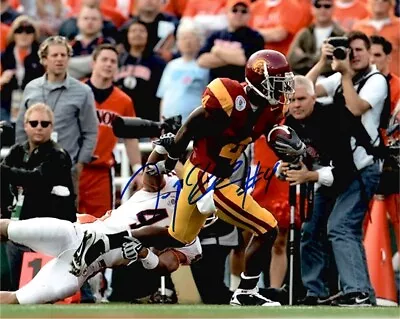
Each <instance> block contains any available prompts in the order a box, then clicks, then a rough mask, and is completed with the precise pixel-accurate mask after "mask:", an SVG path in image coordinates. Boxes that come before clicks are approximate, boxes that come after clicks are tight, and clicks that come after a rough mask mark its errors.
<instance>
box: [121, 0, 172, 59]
mask: <svg viewBox="0 0 400 319" xmlns="http://www.w3.org/2000/svg"><path fill="white" fill-rule="evenodd" d="M162 5H163V1H162V0H137V3H136V7H135V9H136V12H137V14H136V15H135V16H133V17H132V19H131V20H129V21H127V22H126V23H125V24H124V25H123V26H122V27H121V28H120V33H121V39H122V41H123V39H124V38H125V37H126V33H127V31H128V27H129V26H130V25H131V24H132V21H134V20H139V21H140V22H141V23H142V24H143V25H145V26H146V28H147V33H148V40H147V45H146V51H147V52H148V53H150V52H155V53H157V54H158V55H159V56H160V57H161V58H162V59H163V60H164V61H169V60H171V59H172V57H173V49H174V45H175V31H176V28H177V26H178V20H177V19H176V18H175V17H173V16H170V15H168V14H166V13H163V12H161V9H162Z"/></svg>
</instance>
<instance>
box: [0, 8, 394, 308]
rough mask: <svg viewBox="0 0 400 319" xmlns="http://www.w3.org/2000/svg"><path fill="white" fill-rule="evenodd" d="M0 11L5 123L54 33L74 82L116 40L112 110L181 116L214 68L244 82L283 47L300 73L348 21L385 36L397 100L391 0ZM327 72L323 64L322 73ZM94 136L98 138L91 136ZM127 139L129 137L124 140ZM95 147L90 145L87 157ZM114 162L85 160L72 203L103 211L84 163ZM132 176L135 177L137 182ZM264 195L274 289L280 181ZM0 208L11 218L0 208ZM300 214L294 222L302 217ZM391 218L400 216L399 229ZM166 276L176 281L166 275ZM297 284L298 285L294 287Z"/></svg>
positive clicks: (230, 250)
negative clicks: (258, 57) (268, 53)
mask: <svg viewBox="0 0 400 319" xmlns="http://www.w3.org/2000/svg"><path fill="white" fill-rule="evenodd" d="M0 11H1V29H0V32H1V33H0V35H1V37H0V51H1V76H0V87H1V113H0V116H1V120H2V121H7V122H9V123H13V124H15V122H16V121H17V117H18V113H19V112H21V110H20V108H21V107H24V106H23V105H21V101H22V100H23V91H24V89H25V86H26V85H27V84H28V83H29V82H30V81H31V80H34V79H35V78H39V77H41V76H43V74H44V73H45V69H44V68H43V66H42V65H41V64H40V57H39V55H38V49H39V45H40V43H42V42H43V41H44V40H45V39H47V38H48V37H51V36H56V35H61V36H63V37H65V38H66V39H67V42H68V43H69V44H70V45H71V47H72V50H73V51H72V56H71V57H70V60H69V65H68V74H69V75H70V76H72V77H74V78H76V79H78V80H80V81H87V79H88V78H90V76H91V71H92V69H91V66H92V64H91V61H92V53H93V51H94V50H95V48H96V47H97V46H98V45H100V44H107V43H109V44H113V45H116V47H117V48H118V52H119V53H120V55H119V61H118V71H117V72H116V74H115V76H114V83H115V85H116V86H117V87H118V88H120V89H121V90H122V91H123V92H124V93H126V94H127V95H128V96H129V97H130V99H131V101H129V102H127V103H128V104H127V105H130V106H132V109H130V110H124V111H123V112H125V113H118V112H119V111H118V112H117V114H119V115H130V116H132V115H133V114H136V116H138V117H141V118H144V119H149V120H155V121H158V120H163V119H165V118H169V117H172V116H176V115H181V116H182V118H183V120H185V119H186V118H187V116H188V115H189V114H190V112H191V111H192V110H193V109H194V108H196V107H197V106H198V105H200V104H201V98H202V92H203V90H204V89H205V87H206V85H207V84H208V83H209V82H210V81H211V80H212V79H214V78H216V77H228V78H231V79H235V80H238V81H240V82H242V81H244V65H245V61H246V59H247V58H248V57H249V56H250V55H251V54H252V53H254V52H255V51H257V50H260V49H262V48H267V49H274V50H278V51H280V52H282V53H283V54H285V55H286V56H287V57H288V60H289V62H290V64H291V67H292V69H293V71H294V73H296V74H302V75H305V74H306V73H307V72H308V71H309V70H310V69H311V67H312V66H313V65H314V64H315V63H316V62H317V61H318V59H319V56H320V48H321V45H322V43H323V41H324V40H325V39H327V38H328V37H330V36H340V35H344V34H345V33H346V32H349V31H351V30H360V31H362V32H365V33H366V34H367V35H368V36H372V35H380V36H383V37H385V38H386V40H388V41H389V42H390V43H391V45H392V51H391V52H386V51H385V50H383V51H384V52H382V54H383V55H387V56H390V57H388V59H387V61H388V62H387V63H389V64H388V65H389V66H388V70H387V74H385V75H388V74H390V76H391V77H392V78H394V79H395V82H394V83H395V84H394V85H393V87H392V85H391V95H392V96H391V101H392V111H393V110H394V108H395V106H396V104H397V103H398V100H399V94H400V87H399V83H400V81H399V79H398V76H399V75H400V64H399V61H400V33H399V30H400V20H399V18H398V16H399V1H394V0H335V1H333V0H312V1H311V0H256V1H249V0H242V1H240V0H238V1H231V0H36V1H35V0H1V2H0ZM381 71H382V70H381ZM382 72H383V71H382ZM332 73H333V71H332V69H331V68H330V66H329V65H327V66H326V68H325V69H324V72H323V74H322V77H326V76H329V75H331V74H332ZM396 79H397V80H396ZM396 81H397V82H396ZM91 88H92V90H93V92H94V97H95V101H96V105H95V103H93V108H95V107H96V106H97V113H96V115H97V118H98V119H99V122H100V124H99V126H101V125H108V124H109V118H110V117H112V116H113V114H115V113H113V111H110V110H109V109H107V108H103V109H100V108H99V107H98V105H99V104H101V103H102V102H104V101H102V102H100V101H101V96H100V95H101V93H99V92H96V91H95V90H96V89H95V88H93V87H91ZM123 99H124V97H121V100H118V97H116V100H115V102H114V103H115V104H118V103H119V101H122V100H123ZM44 102H45V101H44ZM56 103H57V101H56ZM124 103H125V102H124ZM129 103H130V104H129ZM50 106H51V105H50ZM53 107H54V105H53ZM60 107H62V106H60ZM55 121H56V122H57V117H56V119H55ZM59 134H60V133H59ZM99 138H100V137H99ZM142 141H147V140H146V139H143V140H142ZM101 142H102V141H101V140H100V139H98V140H97V145H99V144H101ZM13 143H14V140H13V137H11V138H10V139H9V140H8V141H7V139H6V138H5V139H3V140H2V146H10V145H12V144H13ZM264 144H265V141H263V140H259V141H258V142H257V143H256V144H255V146H254V149H252V150H251V152H250V153H252V154H255V159H258V160H259V159H262V158H264V159H265V158H267V159H268V161H267V164H266V165H267V166H268V165H270V166H271V168H272V166H273V165H274V163H275V162H276V161H277V158H276V157H275V155H274V154H273V153H272V152H271V151H270V150H268V149H264V148H265V145H264ZM61 146H63V145H61ZM131 146H132V145H131ZM126 147H127V148H129V147H130V146H129V144H126ZM133 147H135V146H133ZM96 150H98V148H96ZM134 152H136V154H130V156H129V160H130V163H131V165H132V172H134V171H136V170H137V169H138V165H141V163H140V161H139V162H138V160H137V158H138V157H140V156H141V157H142V163H143V161H144V159H145V157H146V155H147V154H145V153H143V154H140V153H138V152H139V150H138V149H134ZM260 154H261V155H260ZM98 155H99V154H96V153H94V157H95V158H96V156H98ZM128 155H129V154H128ZM257 156H258V157H257ZM73 162H74V161H73ZM117 162H118V159H117V160H116V161H114V159H111V158H110V159H108V162H106V163H104V162H103V163H101V162H100V163H99V162H96V160H95V161H92V162H91V163H90V164H88V163H86V165H85V168H86V171H84V173H83V175H82V176H81V179H80V181H78V183H79V184H80V185H79V203H78V211H79V212H80V213H86V214H91V215H94V216H96V217H100V216H101V215H102V214H103V213H104V212H105V211H107V210H109V209H112V207H114V206H115V205H118V203H115V202H113V201H112V200H111V199H112V197H113V196H110V198H106V201H107V202H106V203H101V202H102V200H100V197H101V195H96V194H95V195H93V193H92V192H91V188H93V186H91V185H89V183H90V182H91V176H93V175H91V174H96V169H97V167H98V166H103V167H105V168H106V170H107V171H113V170H114V168H116V169H117V170H118V164H117ZM74 164H75V165H76V164H77V163H76V162H75V163H74ZM90 165H91V166H90ZM96 165H97V166H96ZM89 166H90V167H89ZM93 171H94V172H93ZM102 185H105V186H104V188H102V187H103V186H100V188H99V189H98V193H97V194H99V193H100V194H102V193H103V194H106V193H107V194H108V193H110V192H112V195H114V197H115V195H116V194H115V192H114V190H113V188H111V189H110V186H109V185H108V184H107V183H105V184H102ZM134 186H135V187H140V182H138V183H135V185H134ZM265 196H266V197H268V198H272V199H273V200H271V202H269V203H268V204H266V205H270V207H271V208H270V210H271V211H272V212H273V213H274V215H275V216H276V217H277V219H278V221H279V226H280V229H281V234H280V237H279V238H278V240H277V242H276V244H275V246H274V249H273V251H272V252H271V256H270V257H269V258H270V259H271V262H270V268H269V269H266V270H265V274H266V275H265V276H264V281H265V282H264V283H263V285H264V286H266V287H273V288H280V287H281V286H282V285H283V283H284V282H285V276H286V273H287V257H286V248H287V234H288V233H287V230H288V227H289V207H288V202H287V184H285V183H283V182H278V183H275V184H273V186H272V187H271V188H270V189H269V190H268V193H267V194H266V195H265ZM117 197H118V196H117ZM103 201H104V200H103ZM94 202H96V203H94ZM99 202H100V204H99ZM96 204H98V205H96ZM2 217H7V214H5V213H4V212H3V211H2ZM397 218H398V217H397ZM397 222H398V219H397ZM296 224H297V226H298V227H300V221H298V222H297V223H296ZM396 227H398V224H397V226H395V227H394V228H395V230H396ZM228 228H229V227H228ZM221 229H222V230H221ZM221 229H219V230H217V233H216V234H213V235H212V236H214V237H219V236H220V235H221V237H223V236H225V235H226V234H228V233H229V232H230V231H232V229H228V231H227V230H226V229H224V226H222V227H221ZM218 231H221V233H218ZM208 235H209V234H208ZM208 235H205V236H206V237H207V236H208ZM212 236H211V237H212ZM244 237H246V236H244ZM226 242H228V243H227V244H226V245H225V244H224V241H223V240H222V241H221V242H220V245H221V246H224V247H225V248H224V250H223V252H220V253H221V254H222V255H223V256H227V255H228V254H231V256H230V260H231V262H230V273H231V276H230V279H231V280H228V281H230V285H231V288H232V289H234V286H235V282H237V281H238V279H237V278H238V277H237V276H238V275H239V274H240V271H241V269H242V265H241V262H242V258H243V246H244V244H243V243H242V240H238V241H234V242H233V244H232V242H230V240H227V241H226ZM204 244H207V241H205V242H204ZM2 245H3V244H2ZM3 248H4V247H3V246H2V280H1V285H2V287H1V290H7V289H8V288H10V289H13V290H14V289H15V288H16V286H15V285H18V284H17V283H16V282H13V280H9V278H8V273H7V272H6V271H4V269H6V268H7V267H4V266H3V265H5V264H6V263H4V261H6V260H7V257H6V254H5V251H4V249H3ZM121 271H122V270H121ZM123 271H124V273H123V274H121V273H120V275H118V272H116V274H114V275H113V277H114V278H113V283H114V284H115V286H114V287H113V289H114V294H115V295H114V297H113V298H110V300H113V301H129V300H130V299H132V295H129V296H126V295H124V293H122V288H121V286H123V283H124V282H126V276H127V274H126V272H128V271H129V270H123ZM133 271H138V270H130V272H131V273H132V272H133ZM296 271H297V272H298V270H296ZM227 272H228V273H229V271H227ZM132 276H133V275H132ZM298 277H299V275H298ZM170 285H171V286H170V288H171V291H173V285H172V284H170ZM296 285H298V286H301V281H300V280H297V281H296ZM298 290H299V291H300V292H299V293H298V294H299V296H300V295H301V288H299V289H298ZM119 292H120V293H119ZM102 293H103V294H104V289H102ZM149 293H150V292H149ZM96 294H97V292H95V295H96ZM89 295H90V294H89ZM137 295H138V296H139V295H140V293H138V294H137ZM97 297H98V295H97ZM107 297H109V296H108V295H107V293H106V297H100V298H99V297H98V300H100V299H101V300H104V298H107ZM135 297H136V295H135ZM153 299H154V298H153ZM155 299H157V298H156V297H155ZM203 299H204V297H203ZM89 300H90V298H89ZM171 300H173V298H172V299H171ZM203 301H204V300H203ZM211 302H212V301H211ZM216 302H221V303H222V302H223V301H216Z"/></svg>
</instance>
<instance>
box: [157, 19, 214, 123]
mask: <svg viewBox="0 0 400 319" xmlns="http://www.w3.org/2000/svg"><path fill="white" fill-rule="evenodd" d="M176 36H177V45H178V50H179V53H180V54H181V57H180V58H178V59H175V60H172V61H170V62H169V63H168V64H167V67H166V68H165V70H164V73H163V75H162V77H161V82H160V85H159V87H158V90H157V97H159V98H160V99H161V117H162V118H164V119H165V118H169V117H173V116H177V115H181V116H182V122H185V120H186V118H187V117H188V116H189V114H190V113H191V112H192V111H193V110H194V109H195V108H196V107H198V106H199V105H200V104H201V97H202V94H203V92H204V90H205V88H206V86H207V84H208V79H209V71H208V69H204V68H201V67H200V66H199V65H198V64H197V61H196V58H197V54H198V53H199V50H200V45H201V42H202V34H201V33H200V30H199V28H197V27H196V26H195V25H194V23H191V22H183V23H181V24H180V25H179V27H178V31H177V34H176Z"/></svg>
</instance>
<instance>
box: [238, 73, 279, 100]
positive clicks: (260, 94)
mask: <svg viewBox="0 0 400 319" xmlns="http://www.w3.org/2000/svg"><path fill="white" fill-rule="evenodd" d="M245 80H246V83H247V85H248V86H249V87H250V88H251V89H252V90H254V91H255V92H256V93H257V94H258V95H259V96H261V97H262V98H264V99H266V100H267V101H268V103H269V104H271V105H277V104H280V102H279V101H277V100H276V99H275V98H273V97H272V96H271V92H270V91H268V96H266V95H265V94H263V93H262V92H261V91H260V90H259V89H257V88H256V87H255V86H254V85H253V84H251V83H250V81H249V80H248V79H247V78H246V79H245Z"/></svg>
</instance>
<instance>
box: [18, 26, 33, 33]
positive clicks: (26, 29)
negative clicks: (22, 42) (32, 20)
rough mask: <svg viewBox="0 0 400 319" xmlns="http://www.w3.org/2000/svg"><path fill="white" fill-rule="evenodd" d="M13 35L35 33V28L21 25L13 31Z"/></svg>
mask: <svg viewBox="0 0 400 319" xmlns="http://www.w3.org/2000/svg"><path fill="white" fill-rule="evenodd" d="M14 33H18V34H20V33H26V34H31V33H35V28H34V27H33V26H31V25H21V26H19V27H18V28H16V29H15V31H14Z"/></svg>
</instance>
